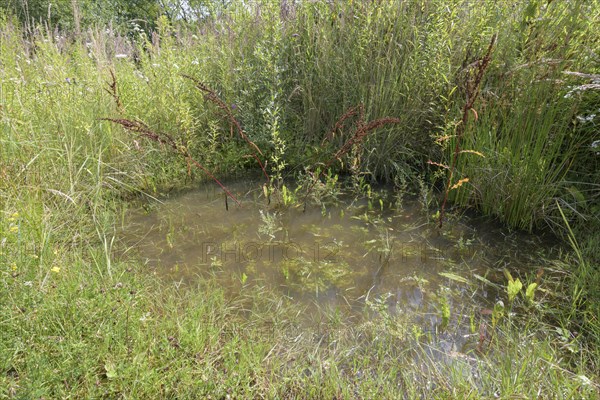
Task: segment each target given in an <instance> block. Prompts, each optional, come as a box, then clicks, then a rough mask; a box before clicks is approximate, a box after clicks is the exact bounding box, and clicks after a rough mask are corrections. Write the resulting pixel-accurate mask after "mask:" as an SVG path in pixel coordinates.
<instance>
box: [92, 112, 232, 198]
mask: <svg viewBox="0 0 600 400" xmlns="http://www.w3.org/2000/svg"><path fill="white" fill-rule="evenodd" d="M101 120H102V121H110V122H113V123H115V124H119V125H121V126H122V127H123V128H125V129H127V130H128V131H130V132H133V133H136V134H138V135H140V136H143V137H146V138H148V139H150V140H153V141H155V142H158V143H160V144H163V145H166V146H168V147H170V148H171V149H172V150H174V151H176V152H177V153H179V154H181V155H182V156H183V157H184V158H185V161H186V162H187V164H188V173H189V172H190V171H191V167H190V166H191V165H195V166H196V167H197V168H199V169H200V170H202V171H203V172H204V173H205V174H206V175H208V176H209V177H210V179H212V180H213V181H214V182H215V183H216V184H217V185H219V187H221V189H223V191H224V192H225V193H226V194H227V196H229V197H231V199H232V200H233V201H235V203H236V204H237V205H238V206H239V205H240V202H239V201H238V199H236V197H235V196H234V195H233V194H232V193H231V192H230V191H229V190H227V188H226V187H225V185H223V184H222V183H221V182H220V181H219V180H218V179H217V178H216V177H215V176H214V175H213V174H212V173H211V172H210V171H209V170H208V169H206V168H205V167H204V166H203V165H202V164H200V163H199V162H198V161H196V160H195V159H194V158H193V157H192V155H191V154H190V152H189V150H188V148H187V146H186V145H185V144H184V145H179V144H178V143H177V141H176V140H175V139H173V137H171V135H169V134H167V133H165V132H154V131H153V130H151V129H150V128H149V127H148V125H146V124H144V123H143V122H141V121H132V120H129V119H124V118H101Z"/></svg>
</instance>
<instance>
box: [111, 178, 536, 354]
mask: <svg viewBox="0 0 600 400" xmlns="http://www.w3.org/2000/svg"><path fill="white" fill-rule="evenodd" d="M257 187H259V186H258V185H252V184H251V185H247V184H238V185H230V186H229V189H230V190H232V191H233V192H234V193H235V195H236V197H238V198H239V199H240V201H241V203H242V206H241V207H238V206H236V205H235V204H234V203H233V202H232V201H231V200H230V201H229V205H228V210H226V206H225V200H224V195H223V193H222V192H221V191H219V190H218V189H215V188H214V187H213V186H207V187H206V188H204V189H202V190H197V191H194V192H189V193H185V194H182V195H179V196H176V197H174V198H172V199H169V200H166V201H164V203H163V204H161V205H157V206H155V207H153V208H152V210H151V211H147V210H144V209H142V208H140V209H138V210H134V211H132V212H131V213H130V214H129V216H128V218H127V222H126V227H125V229H124V231H123V234H122V236H123V240H124V242H125V243H126V244H127V247H128V248H130V249H131V250H132V251H134V252H136V254H137V255H138V256H139V257H141V258H142V259H143V260H145V261H146V264H147V267H148V268H149V270H150V271H152V272H153V273H156V274H159V275H161V276H162V277H163V278H164V279H166V280H172V281H173V282H175V283H177V284H193V283H194V282H195V281H196V280H197V279H198V277H199V276H212V277H214V278H215V279H217V281H219V282H220V283H221V284H222V285H223V286H224V287H225V288H226V289H227V290H228V291H229V292H230V293H237V292H239V291H240V290H243V289H242V288H243V287H245V286H247V285H261V286H265V287H269V288H272V289H273V290H276V291H279V292H281V293H282V294H283V295H285V296H288V297H289V298H292V299H294V300H297V301H298V302H300V303H302V304H304V305H305V306H307V307H308V309H309V310H310V311H311V312H309V313H307V315H312V316H313V317H314V316H315V315H316V314H318V313H319V311H323V310H332V309H333V310H336V311H339V312H340V313H341V314H342V315H346V316H348V317H352V316H354V317H356V316H357V315H360V316H361V318H365V315H366V318H369V315H372V314H374V313H377V312H381V311H382V309H385V311H386V312H389V313H390V314H391V315H410V316H411V318H410V320H411V322H413V323H417V324H418V325H419V326H420V328H421V330H422V331H423V332H434V333H436V334H438V333H440V332H443V331H445V332H452V333H451V334H450V333H448V334H447V335H446V337H440V340H439V341H438V345H439V346H441V347H442V348H444V349H445V350H449V351H453V349H454V350H464V349H462V348H463V347H464V346H466V345H468V344H469V337H476V336H477V333H476V332H474V330H473V323H472V321H473V318H474V317H478V316H479V315H480V314H486V313H488V312H489V311H487V310H489V309H491V308H493V306H494V304H495V303H496V301H498V300H504V301H506V294H505V289H504V285H505V278H504V277H503V272H502V271H503V269H505V268H506V269H508V270H509V271H511V273H513V274H516V275H519V276H521V277H525V276H527V275H528V276H532V275H533V274H535V271H536V269H537V268H538V267H539V264H536V262H534V261H533V260H535V257H532V256H531V255H532V254H533V255H535V254H536V253H538V252H543V251H544V248H543V247H542V246H541V245H540V244H539V240H538V239H536V238H535V237H532V236H525V235H517V234H515V233H512V234H509V233H507V232H506V231H505V230H502V229H501V228H499V227H497V226H495V225H493V224H491V223H490V222H486V221H484V220H480V219H472V218H467V217H462V218H460V219H455V220H451V221H449V222H448V223H447V224H446V225H445V227H444V229H443V230H439V229H437V227H436V223H435V222H434V220H433V218H432V217H431V215H428V214H427V213H426V212H424V211H423V208H422V206H421V205H420V204H419V202H418V201H413V202H411V201H408V200H404V201H403V204H402V207H401V208H398V207H397V202H396V201H395V200H396V198H395V197H394V195H393V193H391V192H390V191H385V190H382V191H380V192H377V193H375V195H374V196H372V198H371V200H370V201H369V200H368V199H365V198H363V199H356V198H352V199H349V200H348V201H342V202H341V203H339V204H337V205H328V206H317V205H313V206H311V205H309V206H308V207H307V209H306V211H303V210H302V208H301V207H298V208H293V207H292V208H290V207H280V206H277V204H274V203H276V202H275V201H274V202H273V203H272V204H270V205H267V204H266V201H265V198H264V196H263V194H262V190H260V189H257ZM493 283H496V284H493ZM444 313H446V315H449V318H448V320H447V321H445V318H444ZM470 321H471V322H470ZM448 327H451V328H452V329H447V328H448ZM441 328H444V329H441ZM474 341H476V339H473V340H471V344H473V342H474Z"/></svg>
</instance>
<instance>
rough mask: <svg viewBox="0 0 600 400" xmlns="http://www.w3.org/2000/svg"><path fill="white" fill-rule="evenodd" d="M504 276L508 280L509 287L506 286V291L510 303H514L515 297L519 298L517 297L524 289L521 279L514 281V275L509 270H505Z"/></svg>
mask: <svg viewBox="0 0 600 400" xmlns="http://www.w3.org/2000/svg"><path fill="white" fill-rule="evenodd" d="M504 275H505V276H506V278H507V279H508V285H507V286H506V291H507V293H508V301H509V302H510V303H512V302H513V300H514V299H515V297H517V295H518V294H519V292H520V291H521V289H522V288H523V284H522V283H521V281H520V280H519V278H517V279H513V277H512V275H511V274H510V272H508V270H507V269H504Z"/></svg>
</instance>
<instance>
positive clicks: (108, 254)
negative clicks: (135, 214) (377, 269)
mask: <svg viewBox="0 0 600 400" xmlns="http://www.w3.org/2000/svg"><path fill="white" fill-rule="evenodd" d="M367 4H371V3H370V2H357V1H354V2H351V1H346V2H335V4H334V5H333V6H329V5H327V4H326V3H325V2H304V3H303V4H302V5H301V6H298V9H297V10H296V14H295V16H289V17H287V18H281V13H280V11H281V10H280V9H279V6H277V5H276V3H275V2H265V3H263V4H259V5H258V7H260V8H261V12H262V14H261V15H262V17H257V16H256V13H255V12H253V10H250V9H241V10H237V12H232V13H231V14H230V15H228V16H227V18H226V17H223V18H222V20H208V21H205V22H204V23H203V24H201V25H200V26H198V27H184V26H180V25H178V24H172V23H170V22H169V21H167V20H166V19H164V18H163V19H160V20H159V21H157V27H158V29H159V32H158V37H159V38H160V45H159V46H157V45H156V37H155V39H154V44H152V42H153V41H152V38H150V37H148V36H146V35H145V34H142V33H139V32H138V33H132V34H131V37H130V38H124V37H118V36H117V35H116V34H114V33H111V32H110V31H109V32H108V33H107V32H106V31H105V30H104V29H100V28H98V29H96V30H90V31H89V32H88V33H87V34H84V35H82V37H81V38H79V39H80V40H78V41H71V40H70V38H69V37H67V38H56V37H55V35H54V34H52V35H49V34H47V33H44V32H43V30H42V31H40V32H38V33H37V34H36V35H34V36H30V37H28V38H27V39H28V40H25V38H24V36H23V35H22V32H21V31H20V28H19V27H18V26H16V25H15V24H14V23H13V22H11V20H10V19H9V18H5V17H4V16H2V17H0V206H1V207H0V398H68V397H71V398H98V397H106V398H157V397H158V398H203V397H208V396H211V397H212V398H227V396H229V397H231V398H261V397H264V398H418V397H422V398H494V397H500V398H511V396H512V398H515V397H518V396H520V397H522V398H565V399H568V398H598V397H600V395H599V392H598V382H599V381H598V379H599V376H598V375H599V372H598V369H599V367H598V364H597V360H598V359H600V354H599V352H598V348H600V346H599V344H600V333H599V332H600V324H599V323H598V304H600V294H599V293H598V290H597V287H598V285H597V282H598V277H599V276H600V273H599V271H598V256H597V255H598V237H597V234H595V233H594V232H595V230H594V229H593V226H596V225H594V222H593V221H594V218H593V216H594V213H595V211H597V207H598V206H597V201H598V186H597V177H598V172H597V171H598V168H597V166H598V164H597V163H598V157H597V156H596V155H595V154H593V152H590V151H589V145H590V143H591V142H592V141H593V140H596V139H598V138H597V133H596V131H595V130H594V129H593V127H592V125H586V124H584V123H577V122H574V121H578V119H577V116H581V115H586V116H587V115H589V114H591V113H593V112H594V110H595V109H596V108H597V107H598V91H597V90H585V91H582V90H576V91H573V89H574V88H578V87H581V85H583V84H585V83H586V82H587V81H585V80H584V79H583V80H582V78H580V77H574V76H570V75H565V74H563V71H564V70H571V71H578V72H584V73H589V74H594V73H596V74H597V73H598V72H599V68H600V66H599V64H598V61H597V54H596V53H594V52H597V43H595V42H594V38H596V37H598V26H600V25H598V24H597V23H596V24H594V21H597V20H598V14H597V11H595V10H599V9H600V6H598V4H597V1H593V2H579V1H573V2H558V1H554V2H552V3H551V5H550V6H548V7H546V8H544V7H542V5H541V3H539V4H538V2H535V1H532V2H529V3H528V4H529V5H530V6H528V4H526V3H525V2H523V4H520V3H519V4H518V5H517V6H516V7H512V5H510V4H509V3H508V2H507V3H502V4H499V3H498V2H485V4H484V5H481V4H480V3H473V2H469V1H461V0H459V1H452V2H442V1H439V2H391V1H390V2H380V5H379V6H377V7H375V6H369V5H367ZM270 21H276V22H275V23H272V22H270ZM492 32H498V33H499V41H498V47H497V49H496V51H495V53H494V58H493V61H492V65H491V67H490V70H489V71H488V73H487V75H486V80H485V81H484V85H483V90H482V94H481V98H480V101H479V102H478V103H477V104H476V108H477V110H476V111H477V113H478V116H479V118H478V120H477V121H471V122H470V124H469V127H468V129H467V130H466V134H465V138H464V142H463V143H462V148H463V149H466V150H474V151H478V152H480V153H482V154H483V155H484V156H485V157H478V156H476V155H473V154H469V153H463V154H461V156H460V158H459V166H458V169H457V170H458V171H459V175H460V177H468V178H469V179H470V181H469V185H463V187H461V189H460V190H457V191H455V192H454V193H453V194H454V200H455V201H456V202H457V203H458V204H461V205H474V206H476V207H478V208H479V209H480V210H481V211H483V212H484V213H487V214H491V215H496V216H498V217H499V218H500V219H501V220H502V221H504V222H505V223H506V224H508V225H510V226H513V227H519V228H524V229H533V228H534V227H537V226H542V225H543V224H544V223H550V224H551V225H552V226H554V227H558V226H560V227H561V228H560V229H561V230H562V231H563V232H570V231H567V230H565V228H564V226H565V225H564V223H563V222H562V218H561V217H560V214H559V212H558V207H557V206H556V204H557V201H556V200H558V204H559V205H560V206H561V207H562V208H563V209H564V210H565V214H566V217H567V218H568V219H571V220H575V219H577V218H579V222H578V223H577V224H576V226H577V227H578V228H577V229H576V230H575V232H576V233H575V235H577V240H573V244H575V243H576V242H578V243H579V245H577V246H573V247H575V249H576V250H575V254H576V257H573V256H571V255H565V256H564V257H563V261H562V262H561V263H560V265H558V264H557V266H556V268H555V269H556V271H558V272H557V274H556V277H553V278H552V279H550V278H549V279H548V280H547V281H544V284H545V285H546V289H547V292H544V296H543V298H541V299H540V300H539V301H538V303H537V305H536V306H535V307H531V306H527V305H525V303H524V302H521V300H519V303H518V304H517V305H516V306H515V312H516V315H514V316H511V317H508V316H507V317H505V318H503V319H501V321H500V322H499V324H498V325H497V327H496V328H495V330H494V334H493V336H492V339H491V343H490V344H489V345H487V347H486V348H485V351H484V352H482V353H477V352H472V353H469V354H467V356H465V357H463V356H464V354H454V353H448V354H446V355H442V356H441V360H445V361H440V358H438V355H436V357H433V353H432V350H431V346H430V345H429V343H428V339H427V338H426V337H425V338H420V339H416V338H415V335H414V333H411V331H410V329H404V328H407V327H410V325H403V324H408V322H407V321H405V320H403V319H402V318H400V317H394V316H390V315H387V316H386V315H381V316H380V317H378V318H374V319H373V320H372V321H371V322H369V323H357V324H352V323H350V322H342V321H340V320H339V318H337V317H336V315H335V313H328V312H325V311H323V312H322V315H323V321H321V322H320V323H319V324H318V326H317V329H316V332H317V334H314V335H311V334H308V333H307V331H306V330H303V329H302V328H301V326H302V324H303V321H301V319H300V317H299V316H298V315H299V313H300V314H301V311H302V310H298V306H297V305H295V304H293V303H290V302H289V300H287V299H285V298H280V297H279V296H277V295H276V294H274V293H270V292H269V291H267V290H266V289H262V288H256V287H255V288H250V287H247V288H244V289H243V290H242V291H241V293H240V294H239V295H237V296H230V297H226V296H225V295H224V292H223V289H221V288H219V287H218V286H217V285H216V284H215V283H214V282H212V281H211V280H200V281H199V283H198V286H197V287H185V288H177V287H174V286H173V285H171V284H168V283H165V282H161V281H159V280H157V279H156V278H154V277H152V276H148V275H149V274H148V271H147V270H145V269H144V266H143V265H141V264H140V262H139V260H136V259H133V258H127V257H117V256H116V255H115V254H116V253H115V252H113V250H114V248H116V247H118V246H119V243H116V242H115V241H116V240H117V239H116V229H117V228H116V227H117V226H118V225H119V222H120V221H121V218H122V217H123V213H124V212H125V210H126V209H127V206H128V201H129V200H131V199H133V198H135V197H138V196H141V197H143V198H147V197H148V196H157V195H160V194H164V193H167V192H168V191H170V190H173V189H179V188H182V187H185V186H191V185H197V184H198V182H199V181H201V180H203V179H204V177H203V176H202V175H201V173H200V171H193V170H192V174H191V176H189V175H188V166H187V165H186V163H185V161H183V160H182V159H181V158H180V157H178V155H177V154H174V153H173V154H172V153H169V152H168V151H166V150H165V149H164V148H162V147H161V146H160V145H158V144H156V143H153V142H151V141H146V140H144V139H142V138H139V137H136V136H133V135H131V134H130V133H127V132H125V131H124V130H123V129H121V127H119V126H117V125H114V124H111V123H110V122H108V121H103V120H101V119H102V118H130V119H139V120H141V121H143V122H144V123H146V124H148V125H149V126H150V127H152V128H153V129H155V130H157V131H161V132H166V133H169V134H170V135H172V136H173V137H175V138H176V139H177V140H178V141H179V142H180V143H182V144H183V143H186V145H187V146H188V148H189V150H190V152H191V153H192V154H193V155H194V157H195V159H197V160H199V161H200V162H201V163H202V165H205V166H206V167H208V168H209V169H211V170H212V171H214V172H215V173H216V174H217V175H218V176H226V175H229V174H233V173H235V172H238V171H242V170H247V169H254V170H258V166H257V165H256V163H255V162H254V161H253V159H252V158H249V157H247V155H248V154H249V152H248V148H247V146H246V144H245V143H244V142H243V141H242V140H240V139H239V138H238V137H237V136H235V135H234V136H233V137H232V136H231V133H230V132H231V131H230V126H229V125H228V124H227V123H226V122H224V120H223V118H222V117H221V116H220V114H219V112H218V110H217V109H216V108H215V106H214V105H213V104H211V103H210V102H207V101H206V100H205V99H203V97H202V94H201V93H200V92H199V91H197V90H195V89H194V88H193V84H192V83H191V82H190V81H189V80H186V79H185V78H183V77H182V76H181V74H183V73H185V74H189V75H193V76H195V77H197V78H198V79H200V80H202V81H203V82H206V83H207V84H208V85H209V86H210V87H211V88H213V89H215V90H216V91H217V93H218V94H219V95H220V97H221V98H222V99H223V100H224V101H225V102H226V103H227V104H235V113H236V116H237V117H238V118H239V120H240V121H241V123H242V124H243V126H244V129H245V130H246V131H247V133H248V135H249V137H250V139H251V140H252V141H254V142H255V143H256V144H257V145H258V146H259V147H260V148H261V149H262V150H263V151H264V153H265V158H268V159H270V160H271V161H274V162H270V163H269V165H270V168H273V169H270V172H272V173H274V175H281V176H285V174H286V173H289V174H295V173H296V172H298V171H301V170H302V169H303V168H304V167H309V168H310V167H314V166H315V165H318V163H319V162H324V161H326V160H328V159H329V158H330V157H331V156H332V155H333V154H334V153H335V151H336V150H337V149H339V147H340V146H341V145H342V144H343V143H344V142H345V141H346V140H347V139H348V137H347V136H345V135H348V134H349V133H348V132H346V133H342V132H336V135H335V136H334V138H333V140H331V141H330V143H331V145H330V146H322V145H321V143H322V141H323V139H324V138H325V136H326V134H327V133H328V132H329V131H330V129H331V128H332V125H333V124H334V123H335V121H337V120H338V118H339V117H340V116H341V115H342V114H343V112H344V111H345V110H347V109H348V108H349V107H352V106H356V105H357V104H358V103H364V105H365V110H366V115H365V119H366V120H374V119H377V118H382V117H386V116H389V117H395V118H399V119H400V120H401V123H400V124H394V125H393V126H388V127H386V128H385V129H381V130H378V131H376V132H373V133H372V134H370V135H369V136H368V138H367V140H366V142H365V146H364V148H363V149H362V150H361V149H356V151H354V152H352V154H353V157H354V159H350V160H348V159H346V158H344V160H343V163H340V164H337V165H336V168H338V169H339V171H338V172H342V173H350V172H352V171H353V170H354V171H355V172H356V171H358V172H360V173H361V174H366V175H368V176H372V177H374V178H377V179H381V180H386V179H387V180H389V181H392V182H394V181H395V182H396V183H404V182H407V181H411V182H426V183H427V185H429V184H431V183H432V182H433V183H435V182H436V176H437V178H439V173H437V175H436V172H435V171H433V170H428V169H427V168H428V167H427V166H426V165H427V164H426V162H427V160H429V159H432V160H433V161H439V162H440V163H446V162H447V159H448V155H449V152H448V151H446V150H445V149H443V148H440V147H439V146H438V145H436V144H435V142H434V139H435V138H436V137H437V136H439V135H444V134H452V126H453V121H454V120H455V118H457V116H458V115H459V112H458V111H457V110H459V109H460V106H461V105H462V104H463V102H464V99H461V98H460V94H461V93H462V78H461V74H460V71H461V70H462V66H463V62H472V61H473V60H474V59H475V58H476V57H478V56H480V55H481V53H482V50H484V49H485V46H486V45H487V43H488V42H489V38H490V35H491V33H492ZM554 44H558V46H554ZM117 54H125V55H127V57H125V58H121V57H120V56H119V57H115V55H117ZM134 54H136V55H137V56H136V57H137V61H135V60H134V57H133V56H134ZM594 54H596V58H594ZM111 71H113V72H114V74H115V76H116V80H117V89H118V91H117V94H118V97H119V100H120V102H121V103H122V107H121V109H119V108H118V106H117V104H116V102H115V98H114V97H113V96H112V95H111V94H110V93H109V92H107V91H106V90H105V89H107V88H108V85H109V84H110V83H111ZM559 80H560V82H558V81H559ZM569 93H571V96H567V94H569ZM595 135H596V136H595ZM450 147H452V146H450ZM307 160H308V161H307ZM352 161H360V163H359V164H358V166H357V165H354V166H353V167H351V162H352ZM352 168H354V169H352ZM361 176H362V175H361ZM457 179H458V178H457ZM437 182H438V183H439V180H438V181H437ZM427 190H430V187H427ZM583 218H587V220H584V219H583ZM544 221H545V222H544ZM582 221H583V222H582ZM596 223H597V222H596ZM568 235H571V238H573V237H574V235H573V234H572V233H568ZM540 262H541V261H540ZM503 300H504V301H505V302H507V299H503ZM399 327H400V328H403V329H400V328H399ZM450 361H452V362H450Z"/></svg>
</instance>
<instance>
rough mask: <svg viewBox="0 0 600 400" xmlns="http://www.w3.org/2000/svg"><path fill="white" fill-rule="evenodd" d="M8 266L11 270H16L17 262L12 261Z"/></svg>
mask: <svg viewBox="0 0 600 400" xmlns="http://www.w3.org/2000/svg"><path fill="white" fill-rule="evenodd" d="M10 268H11V269H12V270H13V271H16V270H17V263H12V265H11V266H10Z"/></svg>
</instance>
